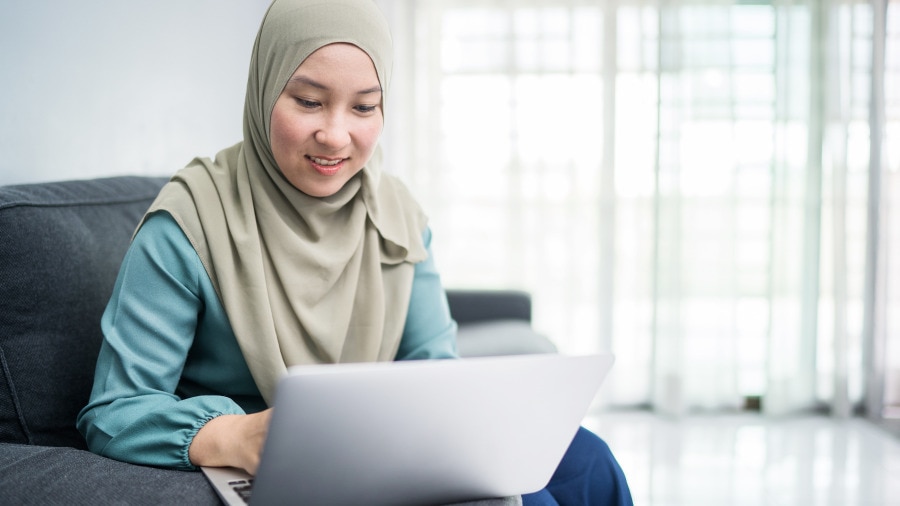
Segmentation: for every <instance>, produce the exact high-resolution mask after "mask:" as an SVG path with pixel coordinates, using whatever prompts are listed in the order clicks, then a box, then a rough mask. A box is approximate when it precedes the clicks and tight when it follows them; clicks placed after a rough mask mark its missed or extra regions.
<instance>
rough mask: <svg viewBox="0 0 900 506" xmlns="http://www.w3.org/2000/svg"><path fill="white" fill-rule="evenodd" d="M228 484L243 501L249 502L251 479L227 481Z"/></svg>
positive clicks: (251, 486)
mask: <svg viewBox="0 0 900 506" xmlns="http://www.w3.org/2000/svg"><path fill="white" fill-rule="evenodd" d="M228 486H230V487H231V489H232V490H234V491H235V493H237V495H239V496H240V497H241V499H243V500H244V502H245V503H248V504H249V503H250V490H251V489H252V488H253V480H234V481H229V482H228Z"/></svg>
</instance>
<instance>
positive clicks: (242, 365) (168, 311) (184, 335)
mask: <svg viewBox="0 0 900 506" xmlns="http://www.w3.org/2000/svg"><path fill="white" fill-rule="evenodd" d="M423 238H424V240H425V247H426V248H427V250H428V259H426V260H425V261H424V262H421V263H418V264H416V266H415V276H414V279H413V286H412V296H411V298H410V303H409V312H408V315H407V318H406V324H405V327H404V331H403V336H402V338H401V341H400V348H399V350H398V352H397V356H396V360H415V359H433V358H454V357H456V356H457V351H456V323H455V322H454V321H453V320H452V319H451V317H450V311H449V308H448V306H447V299H446V295H445V293H444V290H443V287H442V286H441V281H440V276H439V274H438V272H437V270H436V268H435V265H434V260H433V258H432V254H431V247H430V246H431V231H430V230H429V229H426V230H425V232H424V234H423ZM101 328H102V331H103V336H104V340H103V343H102V345H101V348H100V354H99V356H98V359H97V368H96V372H95V376H94V387H93V390H92V392H91V397H90V401H89V403H88V405H87V406H85V407H84V409H82V410H81V412H80V413H79V414H78V419H77V426H78V430H79V431H81V433H82V434H83V435H84V437H85V439H86V440H87V444H88V447H89V448H90V450H91V451H93V452H94V453H97V454H100V455H104V456H107V457H110V458H113V459H116V460H121V461H126V462H133V463H137V464H144V465H152V466H159V467H167V468H174V469H195V467H194V466H193V465H192V464H191V462H190V459H189V458H188V447H190V444H191V441H192V439H193V437H194V435H195V434H196V433H197V431H198V430H200V428H201V427H202V426H203V424H205V423H206V422H207V421H209V420H211V419H212V418H215V417H216V416H219V415H223V414H244V413H253V412H257V411H261V410H263V409H265V408H266V407H267V406H266V404H265V402H264V401H263V399H262V396H261V395H260V393H259V390H257V388H256V385H255V383H254V382H253V378H252V377H251V375H250V370H249V369H248V367H247V363H246V362H245V361H244V357H243V355H242V354H241V350H240V348H239V347H238V343H237V339H236V338H235V336H234V332H233V330H232V328H231V325H230V324H229V322H228V315H226V314H225V309H224V308H223V307H222V304H221V302H220V301H219V298H218V296H217V294H216V293H215V290H214V289H213V285H212V282H211V281H210V278H209V275H208V274H207V273H206V270H205V269H204V267H203V265H202V264H201V262H200V257H199V256H198V255H197V252H196V251H195V250H194V248H193V246H191V243H190V242H189V241H188V239H187V237H186V236H185V235H184V232H182V230H181V228H180V227H179V226H178V224H177V223H176V222H175V220H174V219H173V218H172V217H171V216H170V215H169V214H168V213H165V212H159V213H156V214H154V215H152V216H150V217H149V218H148V219H147V220H146V222H145V223H144V225H143V226H142V227H141V229H140V231H139V232H138V233H137V235H136V236H135V238H134V241H133V242H132V244H131V246H130V247H129V249H128V252H127V253H126V255H125V259H124V260H123V262H122V267H121V269H120V271H119V277H118V279H117V280H116V284H115V288H114V290H113V294H112V297H111V298H110V301H109V304H108V305H107V307H106V311H105V312H104V314H103V318H102V320H101Z"/></svg>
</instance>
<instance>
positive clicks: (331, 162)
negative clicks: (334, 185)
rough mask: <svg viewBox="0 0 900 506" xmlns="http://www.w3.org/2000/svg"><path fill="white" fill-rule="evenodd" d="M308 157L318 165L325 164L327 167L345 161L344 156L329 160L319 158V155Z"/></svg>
mask: <svg viewBox="0 0 900 506" xmlns="http://www.w3.org/2000/svg"><path fill="white" fill-rule="evenodd" d="M308 158H309V159H310V160H312V161H313V163H315V164H316V165H324V166H326V167H329V166H332V165H337V164H339V163H341V162H343V161H344V159H343V158H335V159H334V160H328V159H326V158H319V157H318V156H310V157H308Z"/></svg>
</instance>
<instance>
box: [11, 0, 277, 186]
mask: <svg viewBox="0 0 900 506" xmlns="http://www.w3.org/2000/svg"><path fill="white" fill-rule="evenodd" d="M268 3H269V2H268V0H190V1H186V0H128V1H120V0H78V1H77V2H76V1H65V0H3V2H2V3H0V184H11V183H24V182H35V181H47V180H55V179H80V178H88V177H96V176H105V175H114V174H162V175H168V174H171V173H173V172H175V171H176V170H178V169H179V168H181V167H183V166H184V165H185V164H186V163H187V162H189V161H190V160H191V159H192V158H193V157H194V156H198V155H202V156H212V155H214V154H215V153H216V152H217V151H218V150H219V149H221V148H224V147H226V146H229V145H231V144H233V143H235V142H237V141H239V140H240V138H241V115H242V110H243V102H244V89H245V86H246V82H247V68H248V64H249V60H250V52H251V49H252V45H253V39H254V37H255V35H256V30H257V28H258V27H259V23H260V21H261V20H262V16H263V14H264V12H265V9H266V8H267V7H268Z"/></svg>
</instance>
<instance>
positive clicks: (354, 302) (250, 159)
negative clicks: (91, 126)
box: [148, 0, 426, 404]
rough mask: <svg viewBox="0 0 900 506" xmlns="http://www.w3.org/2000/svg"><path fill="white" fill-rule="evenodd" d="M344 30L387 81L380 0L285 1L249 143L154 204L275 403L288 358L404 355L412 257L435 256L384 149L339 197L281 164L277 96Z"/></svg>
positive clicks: (270, 34)
mask: <svg viewBox="0 0 900 506" xmlns="http://www.w3.org/2000/svg"><path fill="white" fill-rule="evenodd" d="M335 42H348V43H352V44H354V45H356V46H358V47H359V48H361V49H362V50H364V51H365V52H366V53H367V54H368V55H369V56H370V58H371V59H372V61H373V63H374V64H375V70H376V72H377V74H378V79H379V81H380V84H381V86H382V88H383V90H384V92H385V93H386V92H387V88H388V84H389V83H388V81H389V76H390V72H391V49H392V48H391V39H390V34H389V31H388V26H387V22H386V21H385V19H384V17H383V16H382V14H381V13H380V11H379V10H378V9H377V7H375V6H374V5H373V4H372V3H370V2H369V1H368V0H328V1H323V0H275V1H274V2H273V3H272V5H271V6H270V7H269V10H268V12H267V14H266V16H265V18H264V20H263V22H262V26H261V28H260V30H259V34H258V35H257V39H256V43H255V44H254V48H253V55H252V58H251V62H250V77H249V80H248V84H247V98H246V103H245V108H244V141H243V142H241V143H239V144H237V145H235V146H233V147H231V148H228V149H225V150H223V151H221V152H220V153H218V154H217V155H216V158H215V161H211V160H209V159H195V160H194V161H193V162H192V163H191V164H190V165H188V166H187V167H186V168H184V169H182V170H181V171H179V172H178V173H177V174H176V175H175V176H174V177H173V178H172V180H171V181H170V182H169V183H168V184H167V185H166V186H165V187H164V188H163V190H162V192H161V193H160V195H159V197H158V198H157V199H156V202H154V204H153V205H152V206H151V208H150V211H148V215H149V214H150V213H152V212H156V211H160V210H164V211H167V212H169V213H170V214H171V215H172V216H173V217H174V218H175V220H176V221H177V222H178V224H179V225H180V226H181V228H182V229H183V230H184V232H185V234H186V235H187V237H188V239H189V240H190V241H191V244H193V246H194V248H195V249H196V250H197V253H198V254H199V256H200V260H201V261H202V262H203V265H204V266H205V268H206V271H207V272H208V273H209V276H210V278H211V279H212V282H213V285H214V286H215V289H216V291H217V293H218V295H219V297H220V298H221V301H222V304H223V305H224V307H225V311H226V313H227V314H228V318H229V321H230V323H231V326H232V328H233V329H234V333H235V335H236V336H237V340H238V343H239V344H240V347H241V350H242V352H243V354H244V358H245V359H246V361H247V365H248V366H249V367H250V371H251V373H252V374H253V378H254V380H255V381H256V384H257V387H258V388H259V390H260V392H261V393H262V395H263V397H264V398H265V399H266V401H267V402H269V403H270V404H271V401H272V398H273V395H274V388H275V384H276V382H277V381H278V379H279V378H280V376H281V375H282V374H283V373H284V372H285V371H286V368H287V367H289V366H293V365H299V364H312V363H334V362H362V361H379V360H391V359H393V357H394V356H395V355H396V352H397V348H398V346H399V344H400V337H401V335H402V333H403V326H404V323H405V320H406V312H407V308H408V305H409V297H410V292H411V288H412V278H413V269H414V266H413V264H414V263H416V262H420V261H422V260H424V259H425V258H426V251H425V248H424V245H423V243H422V232H423V231H424V228H425V217H424V215H423V213H422V211H421V209H420V208H419V206H418V205H417V204H416V203H415V201H414V200H413V198H412V196H411V195H410V193H409V192H408V191H407V190H406V188H405V187H404V186H403V185H402V184H401V183H400V182H399V181H398V180H397V179H395V178H393V177H391V176H389V175H387V174H383V173H382V172H381V169H380V161H381V157H380V151H378V150H376V153H375V155H374V156H373V157H372V159H371V160H370V161H369V162H368V163H367V165H366V166H365V168H364V169H363V170H361V171H360V172H359V174H357V175H356V176H355V177H354V178H352V179H351V180H350V181H348V182H347V184H346V185H345V186H344V187H343V188H342V189H341V190H339V191H338V193H336V194H335V195H333V196H330V197H326V198H315V197H310V196H308V195H306V194H304V193H302V192H301V191H299V190H297V189H296V188H295V187H293V186H292V185H291V184H290V183H289V182H288V181H287V180H286V179H285V178H284V177H283V176H282V175H281V172H280V171H279V169H278V167H277V165H276V164H275V160H274V157H273V155H272V151H271V147H270V142H269V138H270V136H269V134H270V132H269V120H270V116H271V112H272V108H273V106H274V104H275V100H276V99H277V98H278V96H279V95H280V94H281V91H282V89H283V88H284V86H285V84H286V83H287V81H288V79H289V78H290V77H291V75H292V74H293V73H294V71H295V70H296V69H297V67H298V66H299V65H300V64H301V63H302V62H303V61H304V60H305V59H306V58H307V57H308V56H309V55H310V54H311V53H313V52H314V51H315V50H316V49H318V48H320V47H322V46H325V45H327V44H331V43H335ZM382 100H384V99H382ZM382 105H384V104H383V103H382Z"/></svg>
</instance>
